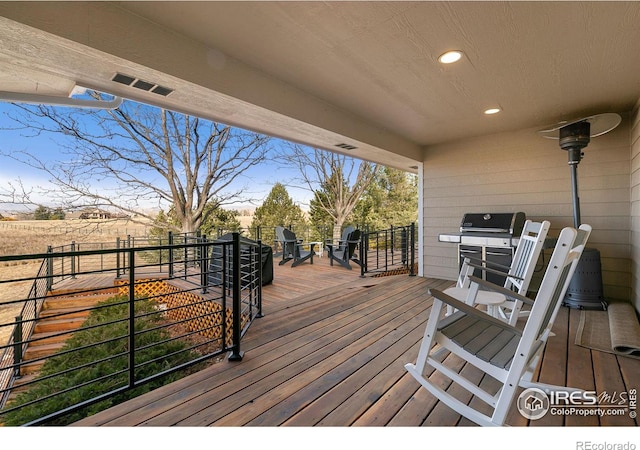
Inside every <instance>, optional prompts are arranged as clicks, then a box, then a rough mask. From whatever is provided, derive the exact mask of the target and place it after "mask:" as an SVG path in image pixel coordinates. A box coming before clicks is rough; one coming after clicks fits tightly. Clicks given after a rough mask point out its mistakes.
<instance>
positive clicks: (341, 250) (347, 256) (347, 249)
mask: <svg viewBox="0 0 640 450" xmlns="http://www.w3.org/2000/svg"><path fill="white" fill-rule="evenodd" d="M344 234H345V233H343V235H344ZM359 243H360V230H351V231H350V232H349V233H348V234H346V237H345V239H342V240H340V242H338V243H337V245H336V244H335V243H328V244H325V246H326V247H327V254H328V256H329V263H330V264H331V265H332V266H333V262H334V261H335V262H337V263H338V264H340V265H341V266H342V267H345V268H347V269H349V270H351V264H350V262H354V263H356V264H358V265H359V264H360V261H359V260H358V259H357V258H355V257H354V256H355V250H356V247H357V246H358V244H359Z"/></svg>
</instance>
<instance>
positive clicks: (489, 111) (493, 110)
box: [484, 108, 501, 116]
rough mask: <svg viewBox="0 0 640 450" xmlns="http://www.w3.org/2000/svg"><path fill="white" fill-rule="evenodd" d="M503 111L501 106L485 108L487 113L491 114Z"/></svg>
mask: <svg viewBox="0 0 640 450" xmlns="http://www.w3.org/2000/svg"><path fill="white" fill-rule="evenodd" d="M500 111H501V109H500V108H489V109H487V110H485V112H484V113H485V114H486V115H488V116H490V115H491V114H498V113H499V112H500Z"/></svg>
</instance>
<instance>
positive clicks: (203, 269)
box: [198, 235, 209, 294]
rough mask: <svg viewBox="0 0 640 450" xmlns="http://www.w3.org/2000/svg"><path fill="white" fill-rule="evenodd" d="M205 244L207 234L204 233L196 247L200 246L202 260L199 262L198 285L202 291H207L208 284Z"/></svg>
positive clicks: (206, 249) (207, 250)
mask: <svg viewBox="0 0 640 450" xmlns="http://www.w3.org/2000/svg"><path fill="white" fill-rule="evenodd" d="M206 245H207V236H206V235H204V236H202V238H201V243H200V246H199V247H198V248H200V255H201V257H202V260H201V262H200V285H201V287H202V293H203V294H206V293H207V285H208V284H209V283H208V282H209V277H208V270H209V258H208V256H209V248H208V247H207V246H206Z"/></svg>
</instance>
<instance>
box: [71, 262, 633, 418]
mask: <svg viewBox="0 0 640 450" xmlns="http://www.w3.org/2000/svg"><path fill="white" fill-rule="evenodd" d="M274 262H275V263H276V264H275V277H274V282H273V283H272V284H271V285H268V286H265V288H264V299H263V310H264V314H265V315H264V317H263V318H260V319H258V320H256V321H255V322H254V323H253V324H252V325H251V328H250V329H249V332H248V334H247V335H246V336H245V338H244V340H243V342H242V350H243V351H244V352H245V353H244V355H245V356H244V359H243V360H242V361H241V362H228V361H226V360H223V361H221V362H218V363H215V364H212V365H210V366H208V367H207V368H205V369H203V370H201V371H199V372H197V373H194V374H192V375H190V376H188V377H186V378H184V379H182V380H179V381H176V382H174V383H172V384H170V385H167V386H163V387H161V388H159V389H156V390H154V391H152V392H150V393H147V394H145V395H143V396H141V397H138V398H135V399H132V400H130V401H128V402H126V403H123V404H121V405H117V406H115V407H112V408H110V409H108V410H106V411H103V412H101V413H98V414H95V415H94V416H91V417H88V418H86V419H83V420H81V421H79V422H77V423H76V424H75V425H78V426H100V425H102V426H127V427H130V426H169V425H182V426H245V425H246V426H291V427H294V426H389V427H393V426H405V427H406V426H411V427H417V426H472V425H474V424H473V423H471V422H469V421H468V420H466V419H461V417H460V416H459V415H458V414H456V413H455V412H453V411H452V410H450V409H449V408H448V407H446V406H445V405H444V404H441V403H440V402H438V401H436V400H435V398H434V397H433V396H431V395H430V394H429V393H428V392H427V391H426V390H425V389H422V388H420V387H419V384H418V383H417V382H416V381H415V380H414V379H413V378H412V377H411V376H410V375H409V374H408V373H407V372H406V371H405V370H404V367H403V366H404V364H405V363H407V362H412V361H414V360H415V358H416V356H417V352H418V347H419V344H420V340H421V338H422V334H423V332H424V325H425V322H426V320H427V318H428V314H429V310H430V306H431V302H432V301H431V299H430V298H429V296H428V295H427V289H428V288H437V289H445V288H446V287H447V286H450V285H451V284H452V283H453V282H451V281H446V280H437V279H428V278H422V277H409V276H408V275H396V276H392V277H382V278H361V277H360V276H359V272H358V271H357V270H353V271H348V270H346V269H344V268H342V267H340V266H333V267H331V266H329V264H328V260H327V259H326V258H315V259H314V264H313V265H311V264H307V263H305V264H303V265H301V266H298V267H295V268H291V267H290V266H289V265H285V266H277V262H278V261H277V259H276V260H274ZM578 317H579V311H577V310H569V309H567V308H564V307H563V308H562V309H561V312H560V314H559V316H558V320H557V324H558V325H557V327H554V332H555V333H556V336H554V337H552V338H550V343H549V344H550V345H548V347H547V349H546V350H545V353H544V356H543V364H542V369H541V373H540V378H541V379H544V380H547V381H552V382H560V383H564V381H565V379H566V380H568V381H570V382H571V385H573V386H576V387H582V388H586V389H593V388H594V387H595V388H596V389H600V390H604V389H606V390H607V391H612V390H613V389H618V390H620V389H622V390H624V389H630V388H632V387H634V383H637V374H638V370H639V368H640V361H638V360H631V359H629V358H622V357H616V356H614V355H603V354H600V352H596V351H592V350H589V349H585V348H582V347H577V346H575V344H574V343H573V339H574V338H573V336H574V334H573V333H575V326H576V324H577V321H578ZM594 354H595V355H594ZM449 357H451V356H449ZM568 364H569V365H572V366H571V368H569V369H568V368H567V365H568ZM458 365H459V366H460V367H461V368H462V370H464V371H465V372H469V373H472V374H474V376H476V377H480V376H481V374H479V373H478V371H477V370H476V369H474V368H473V367H470V366H464V363H463V362H462V361H458ZM585 370H586V371H588V374H587V375H586V376H585V375H584V374H582V372H583V371H585ZM438 381H439V382H440V383H441V385H442V386H443V387H445V388H447V387H449V385H450V383H449V381H448V380H446V379H444V378H443V379H438ZM482 382H483V383H492V381H491V380H489V379H484V380H482ZM493 383H495V380H493ZM450 389H452V390H454V391H456V390H457V389H458V388H457V387H455V386H454V387H451V388H450ZM469 400H470V401H473V402H475V401H477V399H470V398H469V397H466V398H465V401H469ZM507 423H508V424H510V425H516V426H522V425H533V424H534V423H528V421H527V420H526V419H524V418H523V417H522V416H521V415H520V414H519V413H518V412H517V411H515V410H514V411H512V412H511V413H510V415H509V417H508V420H507ZM539 424H541V423H539ZM548 424H550V425H563V424H564V425H569V426H574V425H575V426H577V425H594V424H601V425H605V424H606V425H608V424H612V425H613V424H615V425H637V423H635V422H634V421H633V420H632V419H629V418H628V417H625V418H611V419H607V420H601V421H598V420H597V419H596V422H594V421H593V418H590V419H589V418H576V417H572V418H571V419H570V420H566V423H562V421H561V420H560V421H558V419H557V418H553V419H551V421H550V422H549V423H548Z"/></svg>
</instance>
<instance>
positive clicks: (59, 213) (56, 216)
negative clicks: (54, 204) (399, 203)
mask: <svg viewBox="0 0 640 450" xmlns="http://www.w3.org/2000/svg"><path fill="white" fill-rule="evenodd" d="M65 217H66V214H65V213H64V211H63V210H62V208H56V209H55V210H54V211H53V212H52V213H51V220H64V218H65Z"/></svg>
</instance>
